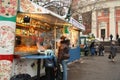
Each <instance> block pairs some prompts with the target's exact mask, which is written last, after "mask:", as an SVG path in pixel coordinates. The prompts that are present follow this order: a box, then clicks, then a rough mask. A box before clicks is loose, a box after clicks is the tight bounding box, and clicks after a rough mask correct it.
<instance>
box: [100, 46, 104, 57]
mask: <svg viewBox="0 0 120 80" xmlns="http://www.w3.org/2000/svg"><path fill="white" fill-rule="evenodd" d="M99 56H104V46H103V44H99Z"/></svg>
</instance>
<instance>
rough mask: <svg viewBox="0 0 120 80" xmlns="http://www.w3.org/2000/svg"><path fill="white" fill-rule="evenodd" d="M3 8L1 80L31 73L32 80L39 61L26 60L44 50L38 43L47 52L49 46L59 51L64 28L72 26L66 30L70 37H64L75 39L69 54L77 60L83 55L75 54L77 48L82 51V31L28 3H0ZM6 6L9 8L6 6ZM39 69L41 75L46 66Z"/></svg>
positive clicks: (24, 0) (0, 37) (0, 18)
mask: <svg viewBox="0 0 120 80" xmlns="http://www.w3.org/2000/svg"><path fill="white" fill-rule="evenodd" d="M17 3H18V5H19V6H18V5H17ZM0 4H2V6H0V10H1V11H0V13H1V14H0V24H1V25H0V44H1V45H0V66H1V68H0V79H1V80H4V79H6V80H9V79H10V77H11V76H12V75H16V74H22V73H28V74H30V75H31V76H35V75H37V71H39V70H37V59H28V58H30V57H28V56H27V59H25V57H24V56H26V55H31V54H36V53H38V52H39V49H42V47H39V46H38V43H37V41H38V42H39V43H40V44H41V45H44V48H45V47H46V45H47V44H49V45H51V46H52V49H53V50H54V51H55V50H56V48H57V47H56V41H57V39H59V38H60V36H61V35H63V34H64V33H63V32H64V31H63V30H64V26H69V27H67V28H69V31H70V33H69V35H68V34H67V35H66V34H64V35H66V36H68V37H69V38H70V39H71V36H73V37H72V39H71V40H73V41H71V44H72V45H71V46H76V47H74V48H72V49H71V50H70V53H71V54H72V55H74V56H77V55H80V54H77V55H75V54H74V52H75V51H73V50H75V49H76V48H77V49H79V47H77V46H78V45H76V44H77V43H78V41H79V39H78V38H79V37H78V38H77V36H79V31H80V30H77V29H76V28H75V29H74V27H70V26H71V25H70V23H69V22H66V21H65V20H64V18H62V17H61V16H59V15H57V14H55V13H53V12H51V11H49V10H47V9H45V8H43V7H41V6H38V5H36V4H35V3H33V2H31V1H29V0H19V1H17V0H16V1H14V0H13V1H12V0H11V2H10V1H9V0H8V1H7V0H4V1H0ZM5 4H8V5H7V6H6V5H5ZM27 4H29V5H27ZM17 6H18V8H17ZM9 8H10V10H9ZM17 9H18V10H17ZM72 25H73V23H72ZM74 26H76V25H74ZM76 35H77V36H76ZM72 51H73V52H72ZM55 52H56V51H55ZM75 53H76V52H75ZM77 53H80V50H77ZM55 54H56V53H55ZM56 55H57V54H56ZM14 56H15V57H16V59H15V58H14ZM20 56H22V58H24V59H19V58H18V57H20ZM37 58H38V57H37ZM39 58H40V57H39ZM44 58H45V57H44ZM79 58H80V57H79ZM75 59H78V58H76V57H71V59H70V61H73V60H75ZM41 64H42V61H41ZM40 66H41V73H40V74H42V73H44V68H43V65H40ZM42 70H43V71H42ZM11 74H12V75H11Z"/></svg>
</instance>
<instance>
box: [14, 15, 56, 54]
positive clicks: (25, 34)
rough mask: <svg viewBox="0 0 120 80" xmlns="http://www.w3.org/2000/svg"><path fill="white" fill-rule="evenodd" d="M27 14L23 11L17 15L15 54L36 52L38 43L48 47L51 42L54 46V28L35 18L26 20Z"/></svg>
mask: <svg viewBox="0 0 120 80" xmlns="http://www.w3.org/2000/svg"><path fill="white" fill-rule="evenodd" d="M25 16H26V15H24V14H23V13H20V14H18V16H17V21H16V22H17V23H16V33H15V34H16V38H15V50H14V51H15V54H21V55H22V54H36V53H37V52H38V50H39V47H38V45H42V46H43V47H44V48H46V45H48V44H49V45H51V46H52V47H53V48H54V30H53V29H52V28H51V27H50V25H46V24H47V23H41V22H40V21H39V20H36V19H34V18H29V20H30V21H29V22H28V21H27V22H26V21H25V20H24V18H25ZM26 20H27V19H26Z"/></svg>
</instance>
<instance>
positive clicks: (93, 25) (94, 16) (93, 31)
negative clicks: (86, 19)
mask: <svg viewBox="0 0 120 80" xmlns="http://www.w3.org/2000/svg"><path fill="white" fill-rule="evenodd" d="M96 30H97V16H96V11H93V12H92V27H91V32H92V33H93V34H94V36H95V38H96V37H97V31H96Z"/></svg>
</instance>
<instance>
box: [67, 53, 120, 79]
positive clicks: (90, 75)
mask: <svg viewBox="0 0 120 80" xmlns="http://www.w3.org/2000/svg"><path fill="white" fill-rule="evenodd" d="M68 67H69V68H70V70H68V80H120V53H118V54H117V56H116V57H115V62H112V61H110V60H109V59H108V53H106V54H105V55H104V56H87V57H84V56H83V57H81V59H80V60H78V61H75V62H73V63H71V64H69V65H68Z"/></svg>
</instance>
